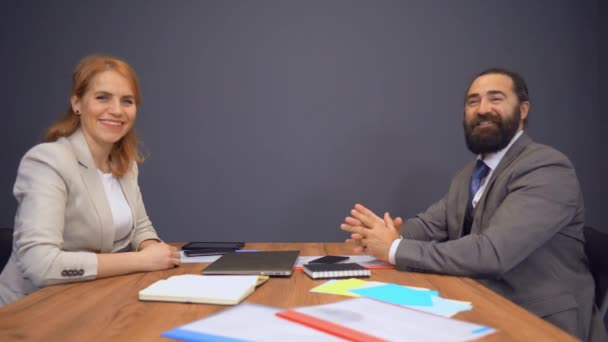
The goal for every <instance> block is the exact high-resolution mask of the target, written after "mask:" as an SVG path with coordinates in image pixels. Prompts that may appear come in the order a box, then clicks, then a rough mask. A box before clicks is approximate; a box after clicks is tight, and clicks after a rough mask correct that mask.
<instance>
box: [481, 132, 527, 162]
mask: <svg viewBox="0 0 608 342" xmlns="http://www.w3.org/2000/svg"><path fill="white" fill-rule="evenodd" d="M523 133H524V131H523V130H521V131H519V132H517V133H516V134H515V136H513V138H511V141H510V142H509V145H507V147H505V148H503V149H502V150H500V151H497V152H492V153H488V154H486V157H485V158H483V159H482V158H481V154H480V155H478V156H477V159H482V160H483V162H484V163H485V164H486V165H487V166H488V167H489V168H490V169H492V170H495V169H496V167H497V166H498V163H500V161H501V160H502V157H504V156H505V154H506V153H507V151H508V150H509V148H511V146H512V145H513V143H514V142H515V141H516V140H517V139H518V138H519V137H520V136H521V135H522V134H523Z"/></svg>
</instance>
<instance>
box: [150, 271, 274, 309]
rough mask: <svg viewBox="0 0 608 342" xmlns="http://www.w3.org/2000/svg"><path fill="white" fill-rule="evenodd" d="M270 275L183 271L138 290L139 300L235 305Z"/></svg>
mask: <svg viewBox="0 0 608 342" xmlns="http://www.w3.org/2000/svg"><path fill="white" fill-rule="evenodd" d="M267 279H268V277H264V278H262V279H260V277H259V276H256V275H253V276H232V275H227V276H215V275H214V276H205V275H196V274H183V275H177V276H172V277H170V278H168V279H165V280H159V281H157V282H155V283H153V284H151V285H150V286H148V287H146V288H145V289H143V290H141V291H139V299H140V300H150V301H163V302H184V303H205V304H221V305H235V304H238V303H239V302H241V301H242V300H243V299H245V298H246V297H247V296H249V295H250V294H251V293H253V291H254V290H255V287H256V285H257V284H261V283H263V282H264V281H265V280H267Z"/></svg>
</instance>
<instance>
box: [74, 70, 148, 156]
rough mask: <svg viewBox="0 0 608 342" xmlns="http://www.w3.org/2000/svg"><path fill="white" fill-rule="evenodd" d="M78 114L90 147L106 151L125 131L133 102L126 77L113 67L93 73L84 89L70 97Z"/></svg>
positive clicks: (131, 120) (132, 117) (133, 109)
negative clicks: (81, 92)
mask: <svg viewBox="0 0 608 342" xmlns="http://www.w3.org/2000/svg"><path fill="white" fill-rule="evenodd" d="M71 102H72V109H73V110H74V112H75V113H76V114H79V115H80V123H81V127H82V130H83V132H84V134H85V136H86V137H87V142H88V143H89V144H94V145H95V146H91V149H95V150H99V149H101V151H106V152H109V151H110V150H111V148H112V145H113V144H114V143H115V142H117V141H118V140H120V139H121V138H122V137H124V136H125V134H127V132H129V130H130V129H131V127H133V123H134V122H135V115H136V112H137V106H136V104H135V97H134V93H133V89H131V84H130V83H129V81H128V80H127V79H126V78H125V77H123V76H122V75H121V74H119V73H118V72H116V71H114V70H107V71H104V72H101V73H99V74H97V75H95V76H94V77H93V79H92V80H91V83H90V84H89V87H88V89H87V91H86V93H85V94H84V95H83V96H82V97H81V98H78V97H76V96H73V97H72V99H71Z"/></svg>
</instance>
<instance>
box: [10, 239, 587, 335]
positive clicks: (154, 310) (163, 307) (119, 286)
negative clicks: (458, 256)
mask: <svg viewBox="0 0 608 342" xmlns="http://www.w3.org/2000/svg"><path fill="white" fill-rule="evenodd" d="M180 245H181V244H180ZM245 249H259V250H293V249H295V250H300V255H303V256H305V255H326V254H352V251H351V249H350V248H349V247H348V246H347V245H345V244H343V243H247V244H246V246H245ZM205 266H206V265H204V264H182V265H181V266H180V267H177V268H175V269H171V270H167V271H158V272H148V273H136V274H130V275H125V276H119V277H112V278H106V279H99V280H95V281H89V282H81V283H72V284H65V285H55V286H50V287H47V288H44V289H42V290H40V291H37V292H35V293H33V294H31V295H29V296H26V297H24V298H22V299H20V300H18V301H16V302H14V303H11V304H9V305H7V306H5V307H2V308H0V341H123V340H125V341H126V340H128V341H168V340H169V339H165V338H162V337H160V334H161V333H162V332H164V331H166V330H170V329H172V328H174V327H177V326H180V325H183V324H186V323H189V322H191V321H194V320H197V319H200V318H202V317H205V316H208V315H210V314H213V313H215V312H218V311H220V310H223V309H224V308H226V307H225V306H219V305H206V304H183V303H167V302H142V301H139V300H138V299H137V293H138V291H139V290H141V289H143V288H144V287H146V286H148V285H150V284H151V283H153V282H155V281H157V280H159V279H164V278H167V277H169V276H172V275H176V274H186V273H190V274H199V273H200V271H201V269H202V268H204V267H205ZM369 280H375V281H382V282H391V283H398V284H402V285H410V286H418V287H426V288H430V289H434V290H438V291H439V294H440V295H441V296H442V297H444V298H450V299H458V300H464V301H470V302H472V303H473V310H471V311H467V312H462V313H459V314H458V315H456V316H455V318H458V319H462V320H465V321H470V322H474V323H478V324H482V325H487V326H491V327H494V328H496V329H497V330H498V332H497V333H495V334H493V335H490V336H487V337H486V338H484V339H482V340H483V341H576V339H575V338H574V337H572V336H570V335H568V334H567V333H565V332H563V331H561V330H560V329H558V328H556V327H554V326H553V325H551V324H549V323H547V322H545V321H544V320H542V319H540V318H538V317H537V316H535V315H533V314H532V313H530V312H528V311H526V310H525V309H523V308H521V307H519V306H517V305H515V304H513V303H511V302H510V301H508V300H507V299H505V298H503V297H501V296H499V295H497V294H496V293H494V292H492V291H491V290H489V289H487V288H486V287H484V286H482V285H481V284H479V283H477V282H476V281H474V280H472V279H468V278H461V277H451V276H441V275H433V274H422V273H410V272H400V271H396V270H394V269H390V270H387V269H380V270H372V276H371V278H369ZM324 281H325V280H312V279H310V278H309V277H308V276H307V275H306V274H304V273H303V272H302V271H299V270H298V271H295V272H294V274H293V275H292V276H291V277H288V278H271V279H270V280H269V281H268V282H267V283H266V284H264V285H262V286H261V287H259V288H258V289H257V290H256V291H255V292H254V293H253V294H252V295H250V296H249V297H248V298H247V299H245V301H246V302H251V303H258V304H265V305H271V306H276V307H280V308H292V307H296V306H304V305H315V304H324V303H331V302H336V301H340V300H344V299H345V298H346V297H342V296H337V295H328V294H320V293H311V292H309V291H308V290H310V289H311V288H313V287H314V286H317V285H320V284H322V283H323V282H324ZM404 338H407V337H406V336H404Z"/></svg>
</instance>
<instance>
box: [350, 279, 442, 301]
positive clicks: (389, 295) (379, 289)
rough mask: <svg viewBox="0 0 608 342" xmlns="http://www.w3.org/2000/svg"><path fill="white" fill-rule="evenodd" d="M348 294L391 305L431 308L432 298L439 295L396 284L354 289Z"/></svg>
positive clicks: (430, 291)
mask: <svg viewBox="0 0 608 342" xmlns="http://www.w3.org/2000/svg"><path fill="white" fill-rule="evenodd" d="M350 292H352V293H356V294H358V295H360V296H363V297H368V298H373V299H377V300H381V301H384V302H389V303H393V304H399V305H416V306H432V305H433V299H432V297H433V296H438V295H439V293H438V292H437V291H432V290H416V289H412V288H409V287H405V286H401V285H397V284H386V285H381V286H374V287H367V288H361V289H355V290H350Z"/></svg>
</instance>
